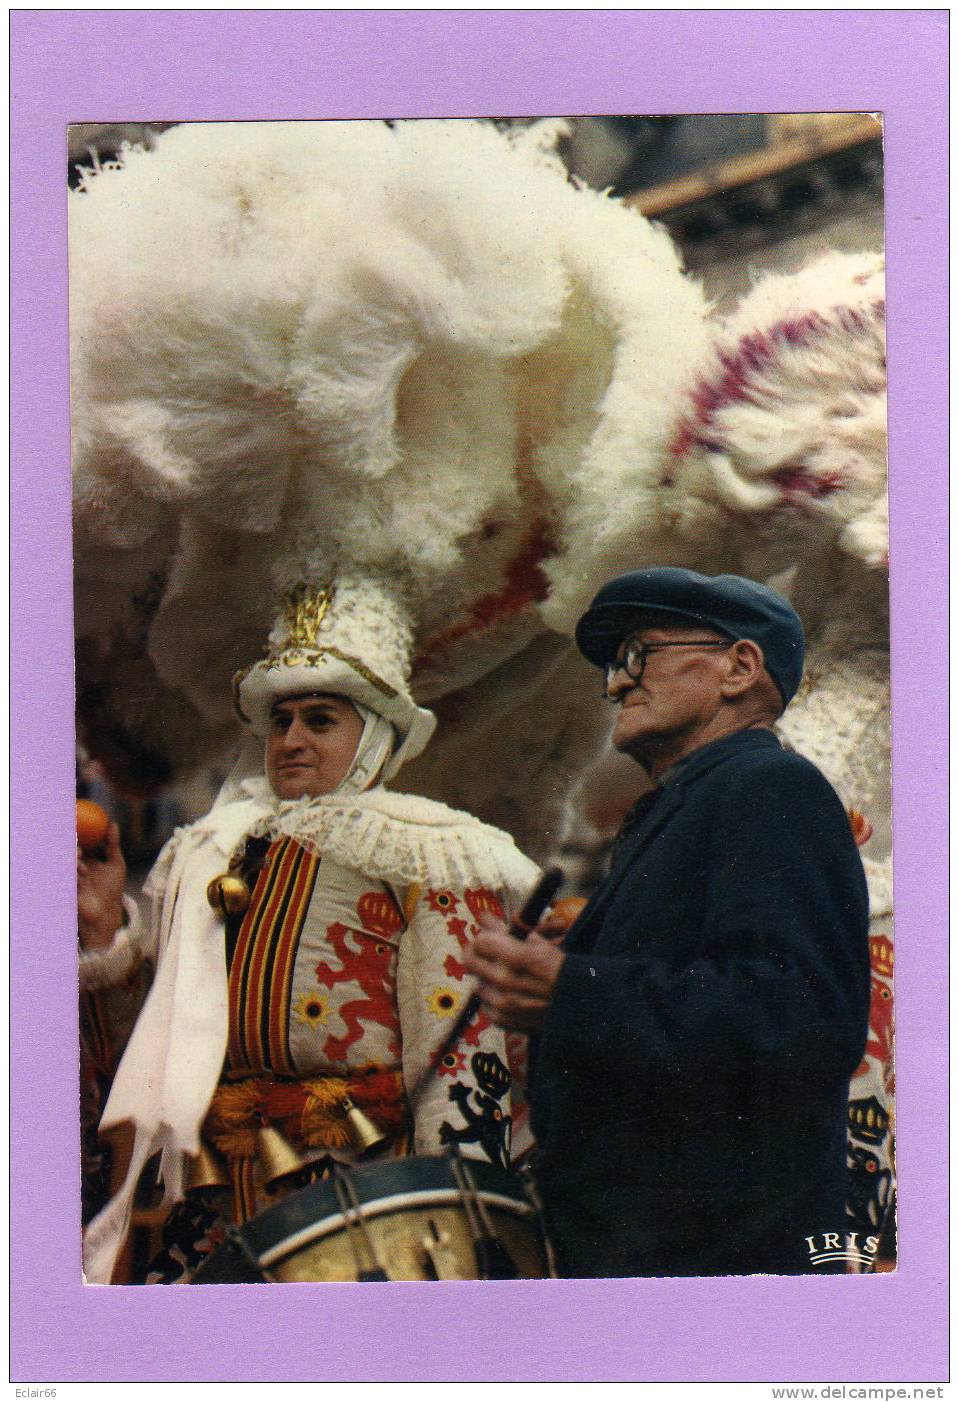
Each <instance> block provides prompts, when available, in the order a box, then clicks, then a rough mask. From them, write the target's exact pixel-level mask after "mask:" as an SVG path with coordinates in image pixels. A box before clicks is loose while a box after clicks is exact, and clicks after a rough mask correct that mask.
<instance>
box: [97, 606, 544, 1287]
mask: <svg viewBox="0 0 959 1402" xmlns="http://www.w3.org/2000/svg"><path fill="white" fill-rule="evenodd" d="M409 640H410V633H409V627H408V625H407V624H406V622H405V619H404V617H403V613H402V609H401V607H400V606H399V605H398V604H397V603H396V602H395V601H393V600H391V599H390V597H389V593H388V591H386V590H384V589H382V588H377V587H376V586H375V585H373V584H372V583H370V582H369V581H350V580H345V581H338V582H337V583H335V584H333V585H330V586H327V587H324V588H319V589H317V588H313V589H310V588H309V587H307V586H304V587H301V588H298V589H296V590H294V591H291V593H290V596H289V599H288V602H287V606H286V608H285V610H284V613H283V614H282V616H281V617H280V619H279V620H278V623H277V626H276V629H275V630H274V632H273V634H272V636H271V647H270V651H269V652H268V654H267V655H266V657H264V658H262V659H261V660H260V661H258V662H256V663H254V664H253V665H252V666H250V667H248V668H247V669H246V670H245V671H244V672H242V673H239V674H238V675H237V677H236V679H235V689H236V697H237V708H238V710H239V711H240V713H241V715H243V717H244V719H245V720H247V721H248V722H249V725H250V728H251V731H252V734H251V736H250V737H249V739H248V740H247V741H246V742H245V743H244V745H243V747H242V749H241V752H240V756H239V759H238V760H237V763H236V765H235V767H234V770H233V772H232V774H231V775H230V777H229V778H228V780H227V782H226V783H225V785H224V787H223V790H222V792H221V794H220V797H219V799H218V800H217V803H216V804H215V805H214V807H213V809H212V811H211V812H210V814H209V815H208V816H207V817H206V818H204V819H201V820H200V821H199V822H197V823H194V824H192V825H191V826H190V827H187V828H183V829H181V830H179V831H178V832H177V833H176V835H175V836H174V837H173V838H172V839H171V841H170V842H169V843H168V844H167V846H166V847H165V848H164V851H163V852H162V854H161V856H160V859H159V861H158V863H157V865H156V867H155V868H154V870H153V872H152V874H151V877H150V880H149V882H148V885H147V893H148V894H149V895H150V896H151V897H152V900H153V908H154V922H153V931H152V940H153V944H152V946H151V948H150V953H151V954H152V955H153V957H154V958H157V959H158V964H157V973H156V978H155V981H154V984H153V987H152V990H151V993H150V996H149V998H148V1001H147V1003H146V1006H145V1008H144V1010H143V1013H142V1014H141V1016H140V1019H139V1021H138V1023H137V1026H136V1028H135V1030H134V1033H133V1036H132V1038H131V1041H130V1043H129V1046H128V1048H127V1051H126V1053H125V1056H124V1059H123V1061H122V1062H121V1065H120V1068H119V1071H118V1073H117V1076H116V1079H115V1081H114V1085H113V1090H112V1093H111V1097H110V1100H109V1102H108V1104H107V1108H106V1111H105V1114H104V1118H103V1122H102V1124H103V1127H104V1128H108V1127H110V1126H111V1125H116V1124H122V1123H124V1122H131V1123H132V1124H133V1125H134V1126H135V1128H136V1138H135V1142H134V1148H133V1157H132V1161H131V1163H130V1167H129V1170H128V1173H127V1177H126V1182H125V1184H124V1187H123V1188H122V1189H121V1191H120V1193H119V1194H118V1195H117V1197H116V1198H115V1199H114V1201H113V1202H112V1203H111V1204H109V1205H108V1207H107V1208H106V1209H105V1210H104V1212H103V1213H102V1214H101V1215H100V1216H99V1217H98V1218H97V1219H95V1220H94V1222H93V1223H91V1225H90V1226H89V1227H88V1229H87V1233H86V1272H87V1279H88V1280H90V1281H100V1282H108V1281H109V1279H110V1275H111V1271H112V1268H113V1265H114V1261H115V1258H116V1253H117V1250H118V1249H119V1246H120V1244H121V1242H122V1238H123V1234H124V1232H125V1230H126V1229H127V1227H128V1225H129V1220H130V1209H131V1205H132V1201H133V1193H134V1189H135V1187H136V1182H137V1179H138V1177H139V1175H140V1173H141V1171H142V1169H143V1167H144V1165H145V1163H146V1162H147V1160H148V1158H149V1157H150V1156H151V1155H152V1154H154V1153H156V1152H157V1151H162V1157H161V1170H160V1171H161V1175H162V1178H163V1182H164V1186H165V1191H166V1197H167V1199H168V1201H170V1202H174V1201H177V1200H179V1199H181V1198H182V1197H183V1195H184V1194H185V1193H186V1194H187V1195H188V1204H187V1206H186V1207H185V1208H180V1209H179V1210H177V1209H174V1214H173V1217H172V1218H171V1223H169V1224H168V1227H167V1239H168V1249H167V1252H166V1256H165V1262H164V1264H165V1268H166V1269H167V1270H168V1271H170V1272H172V1275H173V1278H176V1277H178V1276H179V1275H180V1274H181V1271H182V1269H184V1268H186V1269H189V1268H190V1267H191V1266H195V1265H196V1264H197V1263H198V1261H199V1260H200V1259H201V1256H200V1254H199V1252H198V1250H197V1248H196V1241H199V1240H200V1239H201V1238H202V1239H206V1240H207V1241H209V1239H210V1237H211V1231H215V1230H217V1218H218V1215H219V1213H218V1212H216V1211H211V1210H209V1209H208V1208H207V1207H206V1205H205V1201H204V1202H198V1201H197V1200H196V1198H195V1196H194V1197H193V1198H192V1199H189V1190H190V1188H191V1178H190V1174H191V1160H192V1162H193V1165H194V1169H193V1171H194V1174H195V1172H196V1168H197V1167H199V1168H200V1169H201V1172H202V1171H203V1170H206V1172H207V1173H209V1164H210V1155H211V1153H212V1154H213V1155H214V1162H215V1159H216V1156H217V1155H219V1156H222V1159H223V1165H222V1166H223V1167H224V1168H228V1175H226V1177H228V1180H229V1184H230V1189H229V1191H230V1195H231V1197H232V1217H233V1220H234V1221H236V1222H237V1223H243V1222H245V1221H247V1220H248V1219H249V1218H251V1217H252V1216H254V1215H255V1213H256V1212H257V1211H258V1210H259V1209H261V1208H262V1207H264V1206H266V1205H269V1203H270V1201H271V1198H270V1195H269V1194H268V1192H267V1191H266V1190H265V1186H264V1175H265V1174H267V1175H268V1172H269V1169H270V1168H273V1169H274V1170H275V1168H276V1164H275V1162H274V1161H271V1160H270V1159H269V1152H270V1149H271V1146H272V1147H273V1149H274V1153H275V1140H274V1139H272V1138H271V1137H270V1135H271V1132H272V1135H276V1134H278V1133H282V1135H283V1138H284V1141H285V1142H287V1143H289V1144H290V1146H291V1148H292V1149H293V1150H295V1151H296V1153H297V1154H298V1155H300V1156H302V1158H303V1160H304V1163H305V1164H307V1165H308V1163H309V1160H310V1159H313V1160H318V1161H320V1162H319V1164H318V1165H317V1171H319V1168H320V1167H321V1166H322V1161H323V1159H324V1157H328V1156H332V1157H333V1158H335V1159H336V1160H337V1161H340V1162H347V1163H349V1162H351V1161H353V1160H355V1159H356V1158H357V1156H358V1152H359V1151H362V1150H365V1149H369V1148H371V1147H378V1148H379V1150H380V1152H386V1151H387V1149H388V1150H389V1151H390V1152H393V1153H404V1152H406V1153H409V1152H413V1153H418V1154H437V1153H440V1152H441V1150H442V1148H443V1146H444V1145H445V1144H447V1143H452V1142H455V1143H458V1144H459V1145H461V1147H462V1152H463V1153H464V1154H466V1155H467V1156H469V1155H471V1154H472V1155H477V1156H480V1157H484V1158H486V1159H488V1160H490V1161H492V1162H497V1163H500V1164H502V1165H504V1166H508V1164H509V1162H510V1153H511V1148H512V1149H513V1150H514V1152H515V1150H516V1149H517V1147H518V1146H516V1145H511V1135H510V1127H511V1121H512V1116H511V1106H510V1082H511V1075H510V1072H509V1070H508V1067H507V1059H508V1053H507V1051H506V1047H505V1042H504V1038H503V1035H502V1034H501V1033H500V1032H498V1031H497V1030H496V1029H494V1028H492V1027H491V1026H490V1024H489V1022H488V1020H487V1019H486V1018H485V1017H484V1016H482V1015H480V1016H479V1017H477V1018H475V1019H474V1020H473V1021H472V1023H471V1024H469V1025H468V1026H467V1027H466V1028H465V1029H464V1032H463V1035H462V1037H461V1038H460V1039H459V1040H458V1041H456V1042H455V1043H453V1045H451V1046H449V1047H448V1048H447V1049H446V1052H445V1055H443V1057H442V1059H441V1060H440V1061H439V1063H438V1065H436V1066H433V1067H431V1060H432V1059H433V1058H434V1057H435V1055H436V1054H437V1052H439V1051H440V1050H442V1048H443V1043H444V1034H445V1032H446V1031H448V1029H449V1027H450V1025H451V1020H452V1019H453V1017H454V1016H455V1015H456V1014H457V1013H458V1012H460V1011H461V1010H462V1007H463V1005H464V1003H465V1001H466V997H467V995H468V991H470V990H471V987H472V980H467V979H466V976H465V969H464V967H463V963H462V958H463V952H464V950H465V949H466V947H467V945H468V943H469V940H470V937H471V932H475V929H476V925H475V921H476V920H477V918H478V916H479V915H480V914H481V913H482V912H487V913H490V912H495V913H499V914H501V915H502V914H503V913H504V910H505V909H507V908H509V907H510V906H511V905H515V904H516V903H517V902H518V900H519V899H520V898H521V896H522V894H523V893H524V892H525V890H526V889H527V888H528V886H529V885H530V883H531V881H532V879H533V878H534V877H535V875H536V868H535V867H534V866H533V864H532V863H531V862H529V861H527V859H526V858H524V857H523V856H522V855H521V854H520V853H519V852H518V851H517V849H516V847H515V846H514V844H513V842H512V839H511V838H509V837H507V836H506V834H505V833H502V832H499V831H498V830H496V829H495V828H491V827H489V826H488V825H486V824H483V823H480V822H478V821H477V820H475V819H472V818H470V817H469V816H468V815H467V814H465V813H458V812H455V811H454V810H451V809H448V808H445V807H444V806H443V805H441V804H438V803H435V802H432V801H430V800H427V799H423V798H413V797H408V796H404V795H400V794H394V793H392V792H389V791H387V790H386V789H384V788H383V787H382V782H381V781H382V780H384V779H391V778H392V777H393V776H394V775H395V774H396V772H397V771H398V770H399V768H400V766H401V765H402V764H403V762H404V760H406V759H407V758H410V757H412V756H414V755H415V754H417V753H418V752H419V751H420V750H421V749H422V748H423V747H424V746H425V745H426V744H427V742H428V741H429V738H430V735H431V734H432V732H433V729H434V725H435V721H434V719H433V717H432V716H431V715H430V713H429V712H428V711H425V710H423V709H422V708H421V707H419V706H417V705H416V704H415V703H414V702H413V700H412V698H411V697H410V695H409V692H408V690H407V681H406V671H407V667H408V661H407V658H408V650H409ZM264 743H265V753H266V772H265V773H264ZM224 936H225V945H226V947H225V951H224ZM224 953H225V955H226V957H225V959H224ZM133 957H134V948H133V945H132V943H131V941H130V939H129V937H124V936H121V937H120V940H119V942H118V945H117V947H116V949H113V948H110V949H107V950H106V951H105V952H104V953H103V954H102V955H99V956H98V955H97V954H95V953H94V952H92V951H91V952H89V953H87V954H86V955H85V956H84V959H83V964H84V966H85V967H84V973H85V974H86V976H87V978H88V979H89V978H90V977H91V975H92V974H93V973H94V971H95V969H96V965H97V963H98V961H99V962H100V963H102V964H106V965H109V964H110V963H112V964H113V966H114V977H122V976H123V974H124V973H125V972H126V970H127V967H128V965H129V961H130V959H132V958H133ZM106 978H109V973H108V972H106V971H105V972H104V974H103V975H102V977H101V981H103V980H104V979H106ZM224 1055H225V1060H224ZM478 1076H479V1081H478V1080H477V1077H478ZM491 1090H492V1092H493V1093H492V1095H491V1094H490V1091H491ZM407 1092H410V1093H411V1094H415V1100H414V1101H413V1102H412V1103H409V1100H408V1096H407ZM478 1109H479V1113H477V1110H478ZM357 1111H359V1112H361V1114H362V1116H363V1119H362V1120H357V1118H356V1113H355V1112H357ZM470 1112H472V1114H471V1113H470ZM477 1121H479V1123H478V1124H477V1123H476V1122H477ZM357 1125H359V1126H360V1132H361V1137H360V1139H359V1142H357V1139H356V1134H355V1133H354V1132H353V1131H354V1127H355V1126H357ZM369 1125H372V1126H373V1128H372V1129H369V1128H367V1126H369ZM371 1134H372V1135H376V1136H377V1137H378V1138H379V1139H380V1140H381V1141H382V1142H381V1143H380V1144H379V1145H378V1146H376V1145H373V1144H371V1143H369V1142H367V1140H366V1139H364V1138H363V1137H362V1135H366V1136H369V1135H371ZM201 1151H202V1153H203V1160H202V1162H201V1161H200V1159H199V1156H200V1155H201ZM265 1162H266V1164H267V1167H266V1168H265V1167H264V1163H265ZM300 1181H301V1182H302V1181H303V1178H302V1175H300ZM201 1185H202V1186H204V1187H207V1188H208V1187H209V1186H210V1185H209V1181H208V1180H207V1179H203V1178H202V1177H201V1179H200V1182H199V1183H194V1184H193V1185H192V1186H193V1187H194V1188H197V1187H199V1186H201ZM220 1232H221V1234H222V1229H220ZM191 1237H192V1238H193V1240H191ZM158 1265H159V1263H158ZM148 1278H149V1279H152V1280H159V1279H164V1278H167V1277H165V1276H163V1275H162V1273H161V1272H160V1270H159V1269H155V1270H154V1272H153V1274H152V1275H151V1276H150V1277H148Z"/></svg>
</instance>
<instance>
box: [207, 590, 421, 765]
mask: <svg viewBox="0 0 959 1402" xmlns="http://www.w3.org/2000/svg"><path fill="white" fill-rule="evenodd" d="M412 637H413V634H412V628H411V626H410V622H409V616H408V614H407V611H406V609H405V608H404V606H403V604H402V602H401V601H400V600H398V599H397V598H396V596H395V595H394V594H393V593H392V591H390V590H389V589H387V588H386V587H384V586H383V585H381V584H379V583H377V582H376V581H373V580H368V579H358V578H342V579H338V580H336V581H335V582H330V583H327V584H324V585H319V586H318V585H314V584H309V583H301V584H298V585H295V586H294V587H293V588H291V589H289V590H287V591H286V593H285V595H284V599H283V611H282V613H281V614H280V616H279V617H278V618H277V621H276V623H275V624H274V626H273V629H272V631H271V633H270V637H269V642H268V647H267V652H266V654H265V656H263V657H262V658H260V659H259V661H257V662H254V663H252V664H251V666H249V667H246V668H244V669H243V670H242V671H240V672H237V673H236V675H235V676H234V678H233V696H234V702H235V705H236V709H237V712H238V713H239V715H240V718H241V719H242V720H244V721H246V722H247V724H249V725H250V727H251V728H252V730H253V732H254V734H256V735H265V734H266V732H267V729H268V727H269V720H270V711H271V708H272V707H273V705H274V704H275V703H276V702H277V701H278V700H281V699H288V698H290V697H293V696H304V695H311V694H314V693H318V692H323V693H332V694H334V695H336V696H346V697H349V698H350V699H351V700H353V701H359V702H361V703H362V704H363V705H364V706H368V707H369V709H370V710H371V711H375V712H376V713H377V715H380V716H383V718H384V719H385V720H388V721H389V722H390V724H391V725H393V726H394V727H395V729H396V732H397V735H398V737H399V741H400V744H399V746H398V748H397V749H396V751H395V752H394V756H393V762H392V766H391V767H392V768H394V769H397V768H399V766H400V765H401V764H403V763H405V761H406V760H408V759H413V758H415V756H416V755H418V754H421V753H422V751H423V750H424V749H425V748H426V746H427V744H428V743H429V740H430V737H431V736H432V734H433V731H434V730H435V729H436V717H435V716H434V715H433V713H432V711H427V710H424V709H423V708H422V707H421V706H417V704H416V702H415V701H414V700H413V698H412V696H411V695H410V693H409V674H410V654H411V650H412Z"/></svg>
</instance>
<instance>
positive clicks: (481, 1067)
mask: <svg viewBox="0 0 959 1402" xmlns="http://www.w3.org/2000/svg"><path fill="white" fill-rule="evenodd" d="M480 908H485V909H488V910H493V911H498V912H499V913H500V914H502V904H501V900H500V898H499V897H498V896H497V895H496V894H495V893H493V892H491V891H487V890H483V889H476V890H471V889H466V890H463V889H457V890H441V891H438V890H426V891H424V892H423V893H422V895H421V896H420V899H419V902H418V904H417V906H416V910H415V912H414V914H413V916H412V918H411V919H410V921H409V924H408V926H407V928H406V929H405V930H404V932H403V934H402V936H401V939H400V952H399V958H398V963H397V1002H398V1006H399V1014H400V1030H401V1034H402V1045H403V1079H404V1083H405V1086H406V1093H407V1095H408V1096H409V1097H410V1101H411V1109H412V1113H413V1118H414V1127H415V1133H414V1150H415V1152H416V1153H418V1154H439V1153H442V1152H444V1150H445V1148H446V1147H447V1146H450V1145H458V1146H459V1148H460V1150H461V1151H462V1153H463V1154H464V1155H465V1156H466V1157H467V1158H478V1159H484V1160H488V1161H490V1162H493V1163H499V1164H503V1165H506V1164H508V1162H509V1144H510V1124H511V1119H510V1102H511V1096H510V1081H511V1077H510V1073H509V1070H508V1069H507V1068H508V1063H507V1054H506V1046H505V1037H504V1034H503V1033H502V1032H501V1031H500V1030H499V1029H498V1028H496V1027H494V1026H493V1025H492V1024H491V1023H490V1022H489V1021H488V1019H487V1017H486V1016H485V1014H484V1013H483V1012H482V1011H481V1010H478V1011H477V1012H476V1013H475V1014H474V1015H473V1017H472V1018H471V1019H470V1021H469V1022H468V1024H467V1026H466V1027H465V1029H464V1030H463V1032H462V1033H461V1034H460V1036H459V1038H458V1039H457V1041H456V1042H455V1043H454V1045H453V1046H452V1047H451V1048H449V1049H448V1050H447V1051H446V1053H445V1054H444V1055H443V1057H442V1059H441V1061H440V1064H439V1066H438V1067H437V1068H436V1069H435V1070H430V1069H429V1068H430V1063H431V1061H432V1059H433V1057H434V1056H435V1054H436V1053H437V1051H438V1050H439V1048H440V1047H441V1046H442V1045H443V1042H444V1039H445V1038H446V1037H447V1036H448V1035H449V1033H450V1031H451V1030H452V1028H453V1025H454V1023H455V1021H456V1019H457V1017H458V1016H459V1015H460V1013H461V1011H462V1010H463V1008H464V1006H465V1005H466V1003H467V1002H468V1000H469V999H470V997H471V996H472V994H473V993H474V992H475V989H476V981H475V979H473V978H471V977H470V976H469V975H468V974H467V973H466V970H465V969H464V967H463V963H462V958H463V952H464V950H465V949H466V947H467V945H468V944H469V943H470V942H471V941H472V939H473V938H474V936H475V934H476V932H477V929H478V926H477V925H476V921H475V915H476V913H477V911H478V910H479V909H480Z"/></svg>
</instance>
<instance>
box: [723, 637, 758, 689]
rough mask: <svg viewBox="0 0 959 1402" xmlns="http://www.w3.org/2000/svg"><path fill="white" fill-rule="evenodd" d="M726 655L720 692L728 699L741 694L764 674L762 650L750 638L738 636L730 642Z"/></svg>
mask: <svg viewBox="0 0 959 1402" xmlns="http://www.w3.org/2000/svg"><path fill="white" fill-rule="evenodd" d="M726 657H727V659H728V661H727V667H728V670H727V673H726V676H725V678H724V679H723V682H722V693H723V695H724V696H726V697H729V698H730V699H732V698H734V697H737V696H743V695H745V693H746V692H747V691H749V690H750V689H751V688H752V687H753V686H755V684H756V682H757V681H758V680H759V678H760V677H761V676H763V674H764V669H765V666H766V659H765V658H764V657H763V650H762V648H761V647H760V646H759V644H758V643H754V642H753V640H752V638H740V639H739V641H738V642H735V643H733V644H732V646H731V647H730V649H729V651H728V652H727V653H726Z"/></svg>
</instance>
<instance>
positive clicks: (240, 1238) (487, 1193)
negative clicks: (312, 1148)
mask: <svg viewBox="0 0 959 1402" xmlns="http://www.w3.org/2000/svg"><path fill="white" fill-rule="evenodd" d="M463 1162H464V1163H465V1167H466V1170H467V1172H468V1174H469V1176H470V1178H471V1180H472V1182H473V1184H474V1185H475V1189H476V1195H475V1198H474V1196H473V1194H472V1193H471V1192H469V1190H467V1191H466V1192H465V1194H464V1192H463V1191H462V1189H461V1186H460V1184H459V1183H458V1182H457V1177H456V1174H455V1171H454V1166H453V1164H452V1163H451V1161H450V1159H449V1158H417V1157H414V1158H401V1159H389V1160H387V1161H385V1162H383V1163H376V1164H365V1165H363V1166H361V1167H358V1168H350V1169H348V1170H346V1180H345V1184H343V1183H341V1185H340V1186H339V1189H338V1186H337V1183H336V1181H335V1180H329V1181H326V1182H322V1183H314V1184H312V1185H311V1186H310V1187H308V1188H302V1189H300V1190H299V1192H296V1193H291V1194H290V1195H289V1196H288V1197H286V1198H284V1199H283V1201H282V1202H279V1203H277V1205H276V1206H275V1207H271V1208H268V1209H267V1210H266V1211H265V1212H261V1213H260V1214H259V1216H258V1217H255V1218H254V1219H253V1220H252V1221H250V1222H247V1223H246V1225H245V1226H244V1227H242V1228H240V1229H238V1230H237V1231H235V1232H234V1233H232V1235H231V1238H230V1239H229V1240H228V1241H227V1242H226V1243H225V1245H224V1246H222V1247H220V1249H219V1250H218V1251H216V1252H215V1253H214V1254H213V1255H212V1256H210V1258H209V1259H208V1260H207V1261H206V1262H204V1264H203V1265H202V1266H201V1267H200V1268H199V1269H198V1270H197V1271H196V1273H195V1275H194V1283H195V1284H197V1285H203V1284H232V1283H252V1282H262V1281H326V1280H329V1281H332V1280H336V1281H344V1280H347V1281H349V1280H364V1279H372V1280H377V1279H378V1280H384V1279H387V1280H476V1279H480V1278H483V1277H484V1276H486V1275H501V1274H509V1275H513V1276H521V1277H524V1278H538V1277H541V1276H544V1275H546V1274H547V1271H546V1263H545V1253H544V1248H543V1238H542V1232H541V1228H540V1223H539V1218H538V1216H537V1214H536V1212H535V1210H534V1209H533V1207H532V1206H531V1204H530V1203H529V1201H528V1200H527V1198H526V1195H525V1193H524V1190H523V1185H522V1181H521V1179H520V1178H519V1177H518V1176H517V1175H516V1174H514V1173H509V1172H507V1171H506V1170H504V1169H502V1168H497V1167H496V1166H495V1165H493V1164H487V1163H480V1162H474V1161H473V1160H465V1161H463ZM464 1198H465V1201H464ZM477 1237H480V1238H484V1239H485V1238H489V1237H491V1238H492V1243H493V1244H492V1247H491V1248H490V1247H489V1246H488V1244H487V1245H484V1242H483V1240H481V1241H479V1242H477ZM491 1260H492V1261H493V1263H494V1264H493V1269H490V1261H491ZM497 1263H499V1265H500V1266H502V1267H503V1269H502V1270H501V1269H499V1268H498V1266H497Z"/></svg>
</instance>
